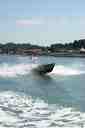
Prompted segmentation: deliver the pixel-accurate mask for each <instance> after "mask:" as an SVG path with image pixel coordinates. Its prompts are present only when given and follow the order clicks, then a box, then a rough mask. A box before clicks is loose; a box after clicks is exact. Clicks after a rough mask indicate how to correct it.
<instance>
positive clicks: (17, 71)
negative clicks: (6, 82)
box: [0, 63, 85, 77]
mask: <svg viewBox="0 0 85 128" xmlns="http://www.w3.org/2000/svg"><path fill="white" fill-rule="evenodd" d="M38 66H39V65H38V64H24V63H20V64H15V65H9V64H7V63H3V64H0V77H18V76H23V75H27V74H29V73H31V72H32V69H34V68H36V67H37V68H38ZM52 74H54V75H62V76H63V75H64V76H69V75H70V76H71V75H80V74H85V70H84V69H83V70H82V69H80V68H77V69H76V67H75V68H73V67H66V66H64V65H55V67H54V69H53V71H52V72H51V73H49V75H50V76H51V75H52Z"/></svg>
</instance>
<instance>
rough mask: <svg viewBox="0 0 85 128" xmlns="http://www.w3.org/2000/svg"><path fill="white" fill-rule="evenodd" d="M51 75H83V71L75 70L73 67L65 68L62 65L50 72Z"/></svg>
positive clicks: (84, 72)
mask: <svg viewBox="0 0 85 128" xmlns="http://www.w3.org/2000/svg"><path fill="white" fill-rule="evenodd" d="M52 74H56V75H64V76H69V75H80V74H85V71H82V70H80V69H78V68H77V69H76V68H73V67H66V66H64V65H56V66H55V67H54V69H53V71H52Z"/></svg>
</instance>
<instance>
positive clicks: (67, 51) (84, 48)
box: [0, 39, 85, 57]
mask: <svg viewBox="0 0 85 128" xmlns="http://www.w3.org/2000/svg"><path fill="white" fill-rule="evenodd" d="M0 54H20V55H32V54H37V55H53V56H80V57H81V56H84V57H85V39H80V40H75V41H73V42H70V43H64V44H62V43H54V44H51V45H50V46H39V45H33V44H31V43H23V44H20V43H14V42H8V43H6V44H2V43H0Z"/></svg>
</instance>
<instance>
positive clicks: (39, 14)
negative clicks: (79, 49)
mask: <svg viewBox="0 0 85 128" xmlns="http://www.w3.org/2000/svg"><path fill="white" fill-rule="evenodd" d="M83 38H85V0H0V43H6V42H16V43H24V42H25V43H27V42H31V43H33V44H39V45H50V44H52V43H66V42H71V41H73V40H75V39H83Z"/></svg>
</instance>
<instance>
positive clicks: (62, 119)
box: [0, 91, 85, 128]
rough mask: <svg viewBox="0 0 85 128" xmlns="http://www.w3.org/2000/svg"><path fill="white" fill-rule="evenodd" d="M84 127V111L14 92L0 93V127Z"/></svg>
mask: <svg viewBox="0 0 85 128" xmlns="http://www.w3.org/2000/svg"><path fill="white" fill-rule="evenodd" d="M1 127H12V128H16V127H18V128H21V127H24V128H26V127H29V128H35V127H36V128H61V127H62V128H81V127H82V128H84V127H85V113H84V112H80V111H78V110H76V109H74V108H66V107H63V106H60V107H59V105H58V106H57V104H56V105H53V104H48V103H46V102H44V101H43V100H41V99H33V98H32V97H31V96H26V95H24V94H20V93H19V94H18V93H14V92H10V91H8V92H1V93H0V128H1Z"/></svg>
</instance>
